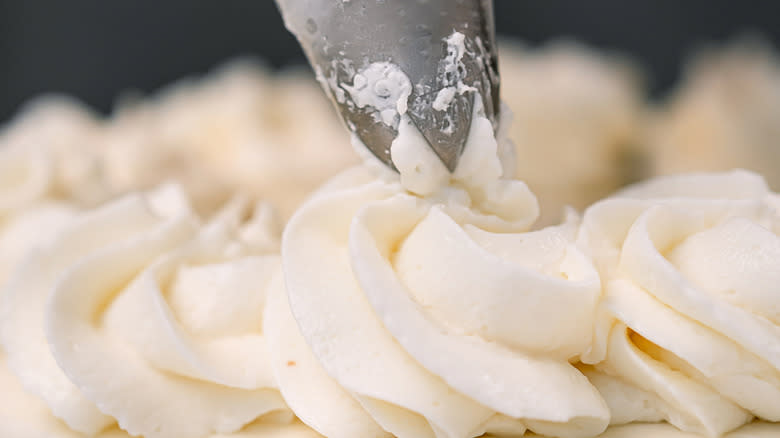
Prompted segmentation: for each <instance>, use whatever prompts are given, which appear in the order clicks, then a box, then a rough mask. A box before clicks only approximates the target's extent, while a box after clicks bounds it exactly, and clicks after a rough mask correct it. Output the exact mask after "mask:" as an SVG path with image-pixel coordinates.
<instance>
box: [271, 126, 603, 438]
mask: <svg viewBox="0 0 780 438" xmlns="http://www.w3.org/2000/svg"><path fill="white" fill-rule="evenodd" d="M483 121H484V122H485V123H487V124H488V126H489V122H488V121H487V119H485V117H484V115H483V114H481V113H479V112H476V113H475V115H474V122H473V123H474V125H475V126H476V127H477V128H479V126H481V123H482V122H483ZM399 138H401V140H397V141H405V140H404V136H403V135H401V136H399ZM413 140H414V138H411V139H409V141H411V142H412V144H411V145H410V146H409V147H407V148H405V149H404V153H405V154H410V155H412V156H411V158H412V159H414V158H415V157H414V156H413V155H414V154H415V153H420V154H424V153H426V149H424V148H427V147H428V146H427V145H425V144H424V143H419V142H414V141H413ZM499 149H500V148H499V147H498V143H497V141H496V139H495V138H494V134H493V131H492V129H487V130H482V129H472V136H471V137H470V138H469V141H468V142H467V145H466V149H465V151H464V155H463V157H462V158H461V161H460V164H459V167H458V169H456V171H455V172H454V173H453V174H452V175H450V176H448V178H447V180H446V181H444V182H443V183H442V182H441V181H438V180H435V182H436V184H430V185H429V183H430V181H426V180H425V179H424V175H423V176H420V175H416V177H415V178H422V179H420V180H419V181H422V182H423V183H425V185H426V187H428V189H429V190H426V192H428V193H427V196H419V195H415V194H414V193H413V192H410V191H408V190H406V189H411V190H416V189H417V186H416V185H412V186H407V185H406V184H407V181H408V180H407V179H405V178H404V170H401V172H402V173H401V175H400V176H399V175H395V176H393V175H392V174H390V173H389V172H385V173H382V174H381V175H377V173H376V172H377V171H378V169H376V168H375V167H374V166H371V165H365V166H360V167H357V168H355V169H353V170H351V171H348V172H346V173H344V174H342V175H341V176H340V177H337V178H336V179H334V180H332V181H331V182H329V183H328V184H326V186H325V187H323V188H322V189H321V190H320V191H318V192H317V193H316V194H315V195H314V196H313V197H312V198H311V199H310V200H309V201H307V202H306V203H305V204H304V205H303V206H302V207H301V209H300V210H299V211H298V212H297V213H296V215H295V216H294V217H293V218H292V219H291V221H290V223H289V224H288V225H287V227H286V230H285V235H284V238H283V246H282V253H283V266H284V272H285V280H286V285H287V291H288V294H289V306H290V308H289V309H287V308H286V305H287V302H286V301H287V300H285V299H284V297H283V296H281V297H277V298H276V299H275V300H274V299H272V300H271V302H275V303H276V306H278V308H279V311H275V312H273V314H274V315H275V318H274V322H275V323H276V324H278V327H279V328H277V330H276V332H277V333H286V334H287V337H286V338H285V340H284V341H282V342H280V343H279V344H278V345H275V347H274V348H273V349H272V355H276V354H278V355H279V356H278V357H276V358H274V359H273V363H274V369H275V372H276V376H277V378H278V379H279V384H280V387H281V391H282V394H283V395H284V396H285V399H286V400H287V401H288V403H289V405H290V408H291V409H292V410H293V411H294V412H295V413H296V414H297V415H298V416H299V417H300V418H301V419H302V420H303V421H304V422H306V423H307V424H309V425H310V426H312V427H313V428H314V429H316V430H318V431H319V432H320V433H323V434H324V435H325V436H329V437H330V436H334V437H335V436H339V437H347V436H354V437H364V436H386V434H387V433H388V432H389V433H391V434H393V435H395V436H399V437H426V436H429V437H434V436H435V437H473V436H478V435H480V434H482V433H484V432H494V433H503V434H522V433H523V431H524V430H525V429H526V428H527V429H530V430H534V431H537V432H541V433H545V434H547V435H549V436H556V437H592V436H594V435H597V434H598V433H600V432H601V431H602V430H603V429H604V428H605V427H606V424H607V422H608V411H607V407H606V405H605V404H604V402H603V400H602V399H601V397H600V396H599V395H598V393H597V392H596V391H595V390H594V388H593V387H592V386H591V385H590V383H589V382H588V381H587V379H586V378H585V377H584V376H583V375H582V374H581V373H580V372H579V371H578V370H577V369H576V368H574V367H573V366H572V365H570V363H569V360H570V359H575V358H576V357H578V356H579V355H580V354H581V353H583V352H584V351H586V349H587V348H588V346H589V344H590V335H591V331H590V327H591V325H592V323H593V321H592V318H593V315H594V309H595V305H596V300H597V298H598V295H599V291H600V283H599V279H598V275H597V272H596V270H595V268H594V267H593V265H592V264H591V263H590V261H589V260H588V259H587V258H586V257H585V256H584V254H582V253H581V252H580V251H579V250H578V249H577V248H576V246H575V245H574V237H575V233H576V227H577V223H576V219H574V218H572V219H571V221H569V222H567V223H566V224H564V225H561V226H559V227H553V228H547V229H544V230H541V231H538V232H528V231H527V230H528V228H529V227H530V225H531V224H532V223H533V222H534V220H535V219H536V217H537V215H538V207H537V203H536V199H535V198H534V196H533V195H532V194H531V193H530V191H529V190H528V188H527V187H526V186H525V184H523V183H522V182H520V181H516V180H511V179H508V178H511V175H504V177H502V173H503V170H502V168H503V166H502V163H501V161H500V159H499ZM415 151H417V152H415ZM398 158H399V157H398V156H394V157H393V159H394V160H396V159H398ZM412 170H413V168H412ZM280 293H281V292H280ZM562 308H565V309H568V310H567V311H564V312H561V310H560V309H562ZM296 322H297V325H298V327H299V328H300V334H295V333H294V331H291V330H290V328H294V326H295V323H296ZM269 331H270V329H269ZM301 381H303V382H305V384H303V383H301ZM310 394H318V395H317V397H310ZM345 419H349V420H345ZM345 424H346V425H347V426H346V427H345V426H344V425H345ZM385 431H387V432H385Z"/></svg>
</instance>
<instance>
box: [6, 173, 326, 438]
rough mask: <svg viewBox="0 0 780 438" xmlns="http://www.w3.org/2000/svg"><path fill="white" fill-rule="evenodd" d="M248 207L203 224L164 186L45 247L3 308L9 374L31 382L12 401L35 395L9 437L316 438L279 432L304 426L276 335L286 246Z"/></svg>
mask: <svg viewBox="0 0 780 438" xmlns="http://www.w3.org/2000/svg"><path fill="white" fill-rule="evenodd" d="M248 207H249V205H248V203H247V202H246V201H244V200H242V199H236V200H235V201H234V202H232V203H230V204H229V205H228V206H227V207H226V208H225V209H224V210H223V211H222V212H221V213H220V214H218V215H217V216H216V217H215V218H214V219H213V220H212V221H210V222H208V223H205V224H204V223H202V222H201V221H200V220H199V219H198V217H197V216H196V215H195V214H194V213H193V212H192V210H191V209H190V207H189V205H188V201H187V199H186V197H185V196H184V195H183V193H182V191H181V190H180V189H179V188H178V187H176V186H164V187H162V188H160V189H158V190H155V191H154V192H151V193H150V194H133V195H129V196H127V197H124V198H121V199H118V200H116V201H113V202H111V203H109V204H107V205H105V206H103V207H100V208H98V209H95V210H94V211H90V212H87V213H83V214H80V215H78V216H77V217H76V218H74V219H72V220H71V221H70V223H69V224H67V225H66V226H64V228H63V229H62V231H61V232H59V233H57V234H56V235H55V236H54V237H53V238H52V239H51V240H50V241H48V242H47V243H46V244H44V245H41V246H40V247H39V248H36V249H34V250H33V251H32V252H31V253H30V254H29V255H28V256H27V257H26V258H25V259H24V261H23V262H22V263H21V264H20V265H19V266H18V268H17V269H16V270H15V271H14V272H13V274H12V275H11V276H10V278H9V281H8V283H7V287H6V288H5V290H4V291H3V294H2V300H1V301H0V303H2V307H1V309H2V314H1V316H0V334H1V335H2V345H3V349H4V351H5V363H4V365H3V368H5V364H7V367H8V369H7V370H4V371H3V373H2V376H3V379H5V380H18V384H16V386H12V388H11V389H10V390H9V391H10V392H8V393H5V392H4V393H3V394H2V396H0V400H2V402H1V403H2V404H3V405H9V404H12V403H15V397H16V395H18V394H20V393H25V394H27V395H26V397H22V399H21V400H20V404H19V405H18V406H14V409H15V410H18V411H19V412H20V415H19V419H18V420H15V417H16V415H10V416H9V418H8V419H7V421H8V422H9V423H10V424H4V425H3V426H0V427H6V428H8V429H7V430H10V431H15V430H20V431H23V430H28V429H29V430H32V431H36V433H39V434H41V435H44V434H46V433H54V431H56V432H57V433H60V432H62V434H61V435H62V436H65V437H71V436H73V437H82V436H83V437H86V436H93V435H95V434H98V433H100V434H101V435H100V436H101V437H104V436H105V437H109V436H111V437H113V436H125V433H124V432H121V431H120V430H119V429H121V430H122V431H127V433H129V434H131V435H140V436H143V437H145V438H181V437H186V438H199V437H210V436H212V435H214V434H217V435H216V436H220V437H221V436H234V435H233V434H234V433H241V435H240V436H255V432H252V430H253V429H252V428H250V429H246V428H245V426H247V425H249V424H252V423H257V424H255V425H254V426H252V427H254V428H255V429H257V430H264V428H268V427H271V428H272V429H274V428H276V429H279V433H280V435H279V436H313V435H315V434H313V432H311V431H308V430H306V429H305V428H303V426H294V425H291V426H290V427H281V426H279V427H276V426H273V424H276V423H280V422H281V423H289V422H290V421H291V420H292V418H293V417H292V414H291V413H290V411H289V409H288V408H287V407H286V405H285V403H284V401H283V399H282V397H281V395H280V394H279V391H278V389H277V384H276V381H275V379H274V376H273V373H272V370H271V368H270V365H269V360H268V350H267V348H268V347H267V343H266V337H265V335H264V330H263V324H264V315H265V312H266V311H265V309H266V297H267V292H266V291H267V290H269V288H270V287H271V285H272V284H274V283H275V282H277V281H280V279H281V270H280V264H279V256H278V247H277V245H278V240H277V239H276V237H275V232H274V230H273V229H272V228H271V226H272V225H271V222H270V219H269V214H268V212H267V208H266V207H265V206H259V207H258V208H257V209H256V210H255V214H254V216H251V211H249V210H247V209H248ZM250 210H251V209H250ZM247 215H250V219H248V220H246V219H244V218H245V217H247ZM19 387H21V388H24V389H23V390H21V388H19ZM14 388H18V389H14ZM4 390H5V388H4ZM6 397H9V398H6ZM264 419H267V421H265V420H264ZM266 423H267V424H268V425H266V426H264V424H266ZM117 428H119V429H117ZM276 429H274V430H276ZM112 430H113V432H112ZM285 430H288V432H289V435H284V433H287V432H284V431H285ZM269 433H270V432H269ZM219 434H222V435H219ZM257 435H261V436H265V435H262V434H261V433H259V432H258V433H257ZM4 436H5V434H4ZM8 436H18V435H8ZM46 436H50V435H46ZM55 436H58V435H55ZM235 436H238V435H235ZM272 436H273V435H272Z"/></svg>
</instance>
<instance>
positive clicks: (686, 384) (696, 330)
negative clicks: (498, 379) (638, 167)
mask: <svg viewBox="0 0 780 438" xmlns="http://www.w3.org/2000/svg"><path fill="white" fill-rule="evenodd" d="M777 207H778V205H777V203H776V195H775V194H773V193H771V191H770V190H769V189H768V187H767V185H766V183H765V181H764V180H763V179H762V178H761V177H760V176H758V175H755V174H752V173H749V172H745V171H734V172H730V173H723V174H692V175H684V176H674V177H662V178H658V179H655V180H651V181H648V182H645V183H642V184H639V185H637V186H635V187H632V188H629V189H626V190H625V191H623V192H621V193H619V194H618V195H616V196H615V197H613V198H611V199H607V200H604V201H602V202H600V203H598V204H596V205H594V206H592V207H590V208H589V209H588V210H587V211H586V213H585V216H584V218H583V224H582V227H581V229H580V236H579V242H580V244H581V246H582V247H583V248H584V249H585V250H586V251H588V252H589V253H590V254H591V256H592V257H593V258H594V261H595V263H596V265H597V266H598V268H599V270H600V272H601V280H602V283H603V286H604V297H603V299H602V302H601V304H600V306H599V315H600V319H599V321H598V322H597V324H596V326H595V327H596V330H595V336H594V345H593V348H592V350H591V351H590V352H589V353H588V354H586V355H585V356H584V358H583V360H584V361H585V362H588V363H591V364H595V365H594V366H592V367H590V366H583V367H582V369H583V370H584V371H585V372H586V374H587V375H588V376H589V377H590V378H591V381H592V382H593V383H594V384H595V385H596V387H597V388H598V389H599V391H600V392H601V394H602V395H603V396H604V398H605V400H606V401H607V403H608V404H609V406H610V408H611V411H612V423H613V424H622V423H628V422H632V421H659V420H666V421H669V422H670V423H672V424H674V425H675V426H677V427H678V428H680V429H682V430H686V431H690V432H695V433H698V434H701V435H702V436H710V437H717V436H721V434H724V433H726V432H728V431H730V430H732V429H735V428H737V427H739V426H741V425H743V424H744V423H746V422H748V421H750V420H751V419H752V418H753V417H757V418H759V419H763V420H768V421H780V349H778V348H779V347H778V346H780V318H779V316H780V313H778V312H779V311H780V296H779V295H778V285H780V209H778V208H777ZM776 432H778V433H780V427H778V429H777V430H776Z"/></svg>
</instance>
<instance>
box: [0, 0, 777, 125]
mask: <svg viewBox="0 0 780 438" xmlns="http://www.w3.org/2000/svg"><path fill="white" fill-rule="evenodd" d="M395 1H404V0H395ZM496 15H497V26H498V30H499V32H500V33H502V34H505V35H514V36H517V37H520V38H522V39H524V40H525V41H527V42H531V43H534V44H537V43H541V42H544V41H547V40H549V39H554V38H559V37H574V38H578V39H580V40H583V41H585V42H587V43H589V44H591V45H594V46H596V47H600V48H607V49H612V50H618V51H621V52H624V53H626V54H629V55H631V56H634V57H635V58H636V59H637V60H638V61H639V62H640V63H641V65H642V66H643V67H644V68H645V69H646V70H647V71H648V77H647V79H648V83H649V85H650V88H651V90H652V92H653V94H654V95H655V96H659V95H662V93H663V92H664V90H667V89H668V88H669V87H670V85H671V84H673V83H674V81H675V78H676V77H677V75H678V74H679V70H680V67H681V61H682V59H683V58H684V55H685V54H687V53H688V52H689V51H690V50H691V49H692V48H695V47H697V46H699V45H701V44H702V43H706V42H718V41H725V40H728V39H729V38H730V37H734V36H736V35H740V34H742V33H745V32H757V33H759V34H761V35H763V36H764V37H765V38H766V39H767V40H769V41H770V42H772V43H773V44H774V45H775V47H777V46H778V45H780V1H778V0H764V1H758V0H753V1H751V0H496ZM247 54H249V55H257V56H261V57H263V58H265V59H267V60H268V61H269V63H270V64H271V65H273V66H275V67H278V66H283V65H286V64H289V63H296V62H301V59H302V58H301V54H300V52H299V49H298V47H297V44H296V42H295V40H294V39H293V38H292V37H291V36H290V35H288V34H287V32H286V31H285V30H284V28H283V26H282V23H281V20H280V18H279V14H278V13H277V10H276V7H275V4H274V2H273V1H272V0H0V121H2V120H4V119H6V118H7V117H8V116H10V115H11V114H12V113H13V112H14V111H15V110H16V109H17V108H18V106H19V105H20V104H21V103H22V102H24V101H25V100H27V99H29V98H30V97H32V96H35V95H38V94H41V93H44V92H62V93H68V94H72V95H76V96H77V97H79V98H81V99H82V100H84V101H86V102H87V103H89V104H90V105H92V106H94V107H96V108H99V109H101V110H104V111H105V110H108V109H109V108H110V107H111V104H112V102H113V101H114V98H115V97H116V95H117V94H118V93H120V92H122V91H125V90H137V91H141V92H150V91H153V90H154V89H156V88H159V87H160V86H162V85H164V84H167V83H169V82H171V81H173V80H175V79H177V78H180V77H182V76H185V75H188V74H197V73H201V72H204V71H207V70H208V69H209V68H211V67H213V66H215V65H217V64H219V63H220V62H221V61H224V60H227V59H230V58H233V57H235V56H239V55H247Z"/></svg>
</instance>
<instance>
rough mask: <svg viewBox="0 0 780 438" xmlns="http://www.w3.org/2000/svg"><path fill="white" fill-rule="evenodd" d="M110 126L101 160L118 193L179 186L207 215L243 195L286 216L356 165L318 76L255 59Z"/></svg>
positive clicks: (145, 104) (138, 106)
mask: <svg viewBox="0 0 780 438" xmlns="http://www.w3.org/2000/svg"><path fill="white" fill-rule="evenodd" d="M302 120H305V122H303V123H302ZM110 122H111V123H110V125H109V128H110V129H109V132H108V133H107V135H108V138H107V139H106V140H105V142H106V146H107V151H106V156H105V159H106V169H107V174H108V176H109V178H110V179H111V183H112V185H114V186H116V187H118V188H126V189H136V188H138V187H146V186H150V185H154V184H158V183H159V182H160V181H162V180H167V179H174V180H179V181H180V182H181V183H182V184H183V186H184V187H185V189H186V190H187V191H188V192H189V193H190V196H191V197H194V198H195V200H196V201H197V202H198V203H199V205H198V207H199V210H205V211H213V210H214V209H215V208H216V207H218V206H219V205H221V203H222V202H223V201H224V198H225V197H226V196H227V194H229V193H230V191H234V190H239V191H242V192H247V193H250V194H252V195H254V196H256V197H258V198H261V199H263V200H266V201H269V202H271V203H273V205H274V206H276V207H277V208H278V209H279V210H280V212H281V215H282V217H283V218H287V217H289V216H290V215H291V214H292V212H293V211H294V210H295V208H296V207H297V206H298V205H299V204H300V202H301V201H303V199H304V198H305V197H306V196H307V195H309V193H310V192H311V191H313V190H314V189H316V188H317V187H318V186H319V185H320V184H322V183H323V182H325V180H327V179H328V178H330V177H332V176H333V175H335V174H336V173H338V172H340V171H342V170H344V169H346V168H348V167H350V166H352V165H354V164H355V163H357V162H358V159H357V156H356V155H355V153H354V152H353V151H352V149H351V148H350V147H349V138H348V136H347V134H346V130H345V129H344V128H343V127H342V126H341V125H340V123H339V121H338V117H337V115H336V113H335V111H334V110H333V108H332V105H331V104H330V103H329V102H328V101H327V99H326V98H325V97H324V96H323V95H322V91H321V90H320V89H319V87H318V85H317V84H316V82H315V81H314V80H313V78H311V77H310V76H308V75H306V74H303V73H302V72H297V71H291V72H283V73H279V74H271V73H269V72H268V71H267V70H266V69H265V68H263V67H262V66H260V65H258V64H257V63H254V62H250V61H238V62H234V63H231V64H228V65H226V66H224V67H222V68H220V69H218V70H217V71H216V72H214V73H212V74H211V75H209V76H207V77H205V78H204V79H202V80H186V81H182V82H180V83H178V84H174V85H173V86H171V87H169V88H168V89H166V90H165V91H163V92H162V93H160V94H159V95H158V96H155V97H152V98H149V99H143V100H138V101H131V100H128V101H126V102H125V103H124V104H123V105H121V106H120V107H119V110H118V111H117V114H116V115H115V117H114V118H113V119H112V120H111V121H110ZM315 145H316V146H315Z"/></svg>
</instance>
